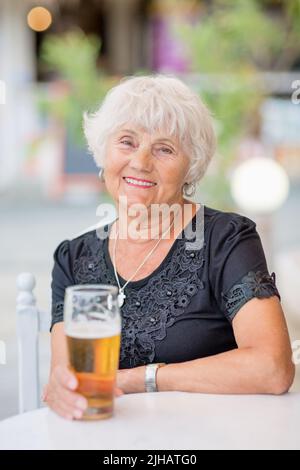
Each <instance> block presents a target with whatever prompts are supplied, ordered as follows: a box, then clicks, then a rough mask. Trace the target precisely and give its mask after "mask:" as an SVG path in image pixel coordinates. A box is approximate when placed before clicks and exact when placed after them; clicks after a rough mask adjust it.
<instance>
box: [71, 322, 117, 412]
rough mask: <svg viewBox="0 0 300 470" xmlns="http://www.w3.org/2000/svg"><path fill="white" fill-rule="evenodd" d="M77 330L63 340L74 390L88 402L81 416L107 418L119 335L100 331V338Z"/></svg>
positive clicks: (110, 406) (112, 389) (112, 398)
mask: <svg viewBox="0 0 300 470" xmlns="http://www.w3.org/2000/svg"><path fill="white" fill-rule="evenodd" d="M78 330H79V331H74V330H73V332H72V331H71V332H70V333H69V334H67V341H68V350H69V361H70V367H71V370H72V371H73V372H74V374H75V375H76V377H77V380H78V388H77V390H76V391H77V392H78V393H80V394H81V395H84V396H85V398H86V399H87V401H88V408H87V410H86V411H85V412H84V415H83V419H101V418H108V417H110V416H112V414H113V402H114V389H115V379H116V370H117V369H118V365H119V350H120V334H119V333H118V334H113V332H111V334H109V332H106V333H105V332H102V337H98V338H95V337H84V333H83V332H82V333H81V334H80V328H78ZM103 334H109V336H103ZM86 336H89V335H86Z"/></svg>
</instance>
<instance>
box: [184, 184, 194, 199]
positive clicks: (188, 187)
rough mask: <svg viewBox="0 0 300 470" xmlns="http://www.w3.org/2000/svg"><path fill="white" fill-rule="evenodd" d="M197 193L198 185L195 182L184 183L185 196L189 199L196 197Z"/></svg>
mask: <svg viewBox="0 0 300 470" xmlns="http://www.w3.org/2000/svg"><path fill="white" fill-rule="evenodd" d="M195 191H196V185H195V183H194V182H191V183H184V185H183V194H184V195H185V196H187V197H192V196H194V194H195Z"/></svg>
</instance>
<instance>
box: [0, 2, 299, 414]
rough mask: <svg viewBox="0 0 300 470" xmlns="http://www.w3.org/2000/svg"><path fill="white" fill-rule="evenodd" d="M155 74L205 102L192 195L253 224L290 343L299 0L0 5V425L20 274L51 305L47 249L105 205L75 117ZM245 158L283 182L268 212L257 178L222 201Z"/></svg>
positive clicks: (11, 397)
mask: <svg viewBox="0 0 300 470" xmlns="http://www.w3.org/2000/svg"><path fill="white" fill-rule="evenodd" d="M152 72H160V73H172V74H175V75H178V76H179V77H180V78H182V79H183V80H184V81H186V82H187V83H188V84H189V85H190V86H191V87H193V88H194V89H195V91H197V92H199V93H200V94H201V95H202V97H203V98H204V99H205V101H206V102H207V103H208V105H209V107H210V108H211V109H212V112H213V115H214V117H215V124H216V131H217V134H218V139H219V149H218V154H217V155H216V158H215V159H214V161H213V162H212V164H211V165H210V167H209V171H208V173H207V175H206V177H205V178H204V180H203V182H201V184H200V185H199V187H198V189H197V194H196V199H197V200H199V201H201V202H204V203H205V204H207V205H210V206H213V207H216V208H218V209H221V210H234V211H238V212H242V213H244V214H245V215H248V216H250V217H251V218H254V219H256V220H257V223H258V227H259V231H260V233H261V236H262V239H263V243H264V246H265V250H266V253H270V257H269V258H268V259H269V269H270V271H273V270H274V271H275V272H276V273H277V281H278V286H279V290H280V292H281V294H282V302H283V305H284V308H285V312H286V316H287V319H288V323H289V327H290V332H291V339H292V341H296V340H299V339H300V321H299V320H300V314H299V305H300V217H299V215H300V1H299V0H236V1H231V0H40V1H31V0H0V142H1V147H0V213H1V219H0V237H1V238H0V240H1V243H0V290H1V297H0V298H1V303H2V305H1V309H0V341H4V342H5V345H6V351H7V354H6V356H7V363H6V365H1V363H0V394H1V401H0V419H1V418H3V417H5V416H9V415H11V414H14V413H16V412H17V361H16V358H17V342H16V324H15V298H16V289H15V279H16V276H17V274H18V273H20V272H22V271H30V272H33V273H34V274H35V276H36V278H37V288H36V295H37V298H38V303H39V305H40V306H41V307H42V308H44V309H48V308H49V305H50V304H49V302H50V274H51V268H52V253H53V251H54V249H55V247H56V245H57V244H58V243H59V242H60V241H61V240H62V239H65V238H71V237H73V236H75V235H76V234H77V233H78V232H80V231H82V230H84V229H85V228H87V227H89V226H91V225H93V224H95V223H97V216H96V208H97V205H98V204H99V203H100V202H102V201H105V200H107V195H106V193H105V187H104V186H103V185H101V184H100V182H99V179H98V176H97V174H98V171H97V168H96V166H95V164H94V161H93V159H92V157H91V156H89V155H88V153H87V151H86V148H85V144H84V140H83V135H82V113H83V111H85V110H93V109H95V108H96V107H97V105H99V103H100V101H101V99H102V98H103V96H104V94H105V93H106V91H107V90H108V89H109V88H110V87H111V86H113V85H114V84H115V83H117V82H118V80H119V79H120V78H122V77H123V76H124V75H130V74H136V73H139V74H142V73H152ZM253 157H258V158H268V159H271V160H272V161H273V162H276V163H278V164H279V165H280V167H281V168H282V170H283V172H284V174H285V175H286V176H287V178H288V182H289V193H288V195H287V196H286V198H285V199H282V201H281V203H280V204H279V205H277V206H276V204H275V205H274V207H273V208H272V209H270V208H269V209H267V208H266V206H265V204H264V203H265V201H266V199H267V198H266V195H264V193H263V190H262V192H261V193H260V194H261V201H262V202H261V205H260V207H258V206H257V205H256V206H254V205H252V210H251V192H253V194H254V193H255V192H257V191H258V189H257V184H258V181H255V179H254V181H253V188H252V191H251V190H250V189H248V192H249V198H248V199H249V200H250V206H248V209H245V207H244V206H243V205H242V204H241V203H240V204H239V202H240V201H238V200H237V199H236V198H234V197H233V196H232V181H233V179H234V174H235V170H236V169H237V168H238V167H239V166H240V165H241V164H242V163H245V162H247V161H248V160H251V159H252V158H253ZM259 168H260V167H258V169H257V172H260V169H259ZM267 183H268V184H266V185H264V188H263V189H265V191H269V192H270V191H271V190H272V191H273V192H272V198H273V197H274V200H275V199H276V200H277V199H278V197H277V196H278V194H277V193H278V191H279V190H280V188H279V187H278V188H277V186H276V185H275V184H274V182H273V181H272V179H271V177H270V178H269V181H267ZM278 184H279V183H278ZM268 185H269V186H268ZM270 188H271V189H270ZM277 189H278V191H277ZM253 204H254V203H253ZM48 341H49V339H48V337H46V336H45V338H44V339H43V341H42V343H41V356H42V362H41V378H42V381H43V382H45V381H46V380H47V374H48V363H49V348H48ZM298 368H299V366H298ZM298 375H299V373H298ZM295 387H298V390H299V388H300V384H299V378H298V379H297V381H296V382H295Z"/></svg>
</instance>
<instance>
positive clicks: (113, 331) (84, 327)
mask: <svg viewBox="0 0 300 470" xmlns="http://www.w3.org/2000/svg"><path fill="white" fill-rule="evenodd" d="M120 331H121V328H120V325H119V324H118V323H117V324H114V325H101V324H99V322H98V321H97V322H94V321H89V322H78V323H71V324H70V325H68V326H67V327H66V328H65V333H66V335H67V336H70V337H72V338H78V339H101V338H109V337H111V336H116V335H119V334H120Z"/></svg>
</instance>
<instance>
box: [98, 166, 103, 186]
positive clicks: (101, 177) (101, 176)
mask: <svg viewBox="0 0 300 470" xmlns="http://www.w3.org/2000/svg"><path fill="white" fill-rule="evenodd" d="M99 179H100V181H102V183H104V168H100V171H99Z"/></svg>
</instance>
